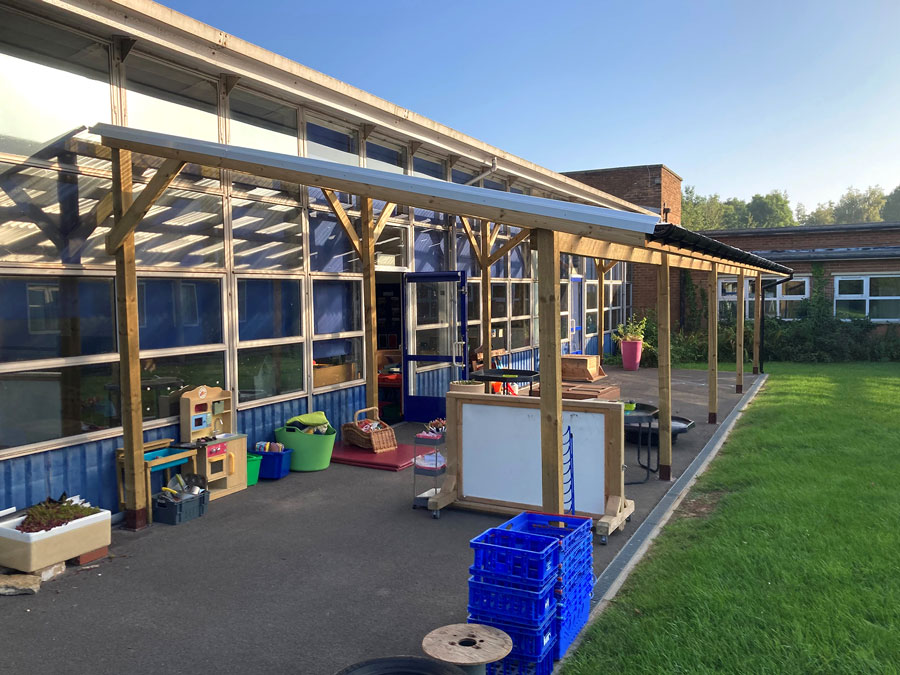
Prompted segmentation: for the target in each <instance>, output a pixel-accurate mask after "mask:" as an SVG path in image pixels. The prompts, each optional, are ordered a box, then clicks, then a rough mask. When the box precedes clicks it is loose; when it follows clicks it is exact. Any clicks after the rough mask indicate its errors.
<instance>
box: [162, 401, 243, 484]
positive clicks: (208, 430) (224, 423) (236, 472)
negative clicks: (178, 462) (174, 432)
mask: <svg viewBox="0 0 900 675" xmlns="http://www.w3.org/2000/svg"><path fill="white" fill-rule="evenodd" d="M234 421H235V413H234V406H233V405H232V397H231V392H230V391H227V390H225V389H222V388H220V387H206V386H203V387H197V388H196V389H191V390H190V391H187V392H185V393H183V394H182V395H181V443H179V444H178V446H179V447H182V448H192V447H193V448H194V449H196V451H197V459H196V462H197V473H199V474H200V475H202V476H205V477H206V483H207V489H208V490H209V493H210V494H209V498H210V499H218V498H219V497H224V496H225V495H229V494H231V493H232V492H237V491H239V490H243V489H245V488H246V487H247V436H246V435H245V434H238V433H235V431H234Z"/></svg>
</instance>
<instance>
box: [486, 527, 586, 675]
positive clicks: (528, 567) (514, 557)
mask: <svg viewBox="0 0 900 675" xmlns="http://www.w3.org/2000/svg"><path fill="white" fill-rule="evenodd" d="M471 546H472V548H473V549H474V551H475V562H474V564H473V565H472V567H470V568H469V571H470V573H471V575H472V576H471V578H470V579H469V622H470V623H480V624H486V625H489V626H494V627H496V628H499V629H500V630H502V631H504V632H506V633H507V634H509V636H510V637H511V638H512V641H513V650H512V652H511V653H510V655H509V656H508V657H507V658H506V659H504V660H503V661H501V662H500V663H496V664H492V665H489V666H488V673H489V674H493V675H545V674H549V673H550V672H552V670H553V661H554V660H555V659H558V658H559V657H560V656H561V655H562V654H564V653H565V650H566V649H567V648H568V646H569V645H570V644H571V642H572V640H573V639H574V638H575V636H576V635H577V634H578V631H579V630H581V627H582V626H583V625H584V623H585V622H586V621H587V615H588V612H589V611H590V597H591V590H592V587H593V549H592V546H591V520H590V518H579V517H575V516H559V515H545V514H540V513H522V514H520V515H518V516H516V517H515V518H513V519H512V520H509V521H507V522H506V523H504V524H503V525H501V526H500V527H497V528H492V529H490V530H487V531H485V532H483V533H482V534H481V535H479V536H478V537H476V538H475V539H473V540H472V541H471Z"/></svg>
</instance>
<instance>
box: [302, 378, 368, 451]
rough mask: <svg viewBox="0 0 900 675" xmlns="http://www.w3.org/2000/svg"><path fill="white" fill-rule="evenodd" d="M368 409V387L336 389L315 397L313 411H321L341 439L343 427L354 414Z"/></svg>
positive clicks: (362, 385)
mask: <svg viewBox="0 0 900 675" xmlns="http://www.w3.org/2000/svg"><path fill="white" fill-rule="evenodd" d="M365 407H366V385H364V384H361V385H358V386H356V387H350V388H348V389H336V390H334V391H329V392H327V393H324V394H315V395H314V396H313V402H312V406H311V408H310V410H311V411H316V410H321V411H322V412H324V413H325V416H326V417H327V418H328V421H329V422H331V426H333V427H334V428H335V429H336V430H337V437H338V440H340V438H341V425H342V424H343V423H344V422H350V421H352V420H353V413H355V412H356V411H357V410H361V409H362V408H365Z"/></svg>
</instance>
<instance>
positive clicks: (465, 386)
mask: <svg viewBox="0 0 900 675" xmlns="http://www.w3.org/2000/svg"><path fill="white" fill-rule="evenodd" d="M450 391H461V392H465V393H468V394H483V393H484V382H478V381H477V380H454V381H453V382H451V383H450Z"/></svg>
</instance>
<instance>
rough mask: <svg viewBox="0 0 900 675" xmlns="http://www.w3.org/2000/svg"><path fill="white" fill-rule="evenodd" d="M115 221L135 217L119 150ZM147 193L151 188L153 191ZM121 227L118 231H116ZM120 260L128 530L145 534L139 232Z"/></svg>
mask: <svg viewBox="0 0 900 675" xmlns="http://www.w3.org/2000/svg"><path fill="white" fill-rule="evenodd" d="M112 171H113V217H114V218H115V221H116V226H118V225H119V224H120V223H121V222H122V220H123V219H124V217H125V215H126V214H127V213H129V212H130V208H129V207H130V206H131V205H132V204H131V200H132V196H133V192H132V176H131V153H130V152H129V151H127V150H114V151H113V156H112ZM146 189H149V186H148V187H147V188H145V190H146ZM114 227H115V226H114ZM114 253H115V257H116V314H117V318H118V321H117V325H118V335H119V392H120V394H121V403H120V406H119V409H120V410H121V417H122V436H123V446H122V447H123V448H124V450H125V455H124V463H125V481H124V485H125V526H126V527H128V528H129V529H132V530H140V529H143V528H144V527H146V526H147V523H148V518H149V513H148V504H149V495H148V494H147V486H146V481H145V479H144V433H143V417H142V415H141V410H142V405H141V361H140V351H139V350H140V344H139V340H140V335H139V330H140V329H139V328H138V291H137V272H136V270H135V259H134V229H133V228H132V229H130V230H127V231H126V232H125V235H124V238H123V240H122V242H121V244H120V245H119V246H117V247H116V248H115V251H114Z"/></svg>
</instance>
